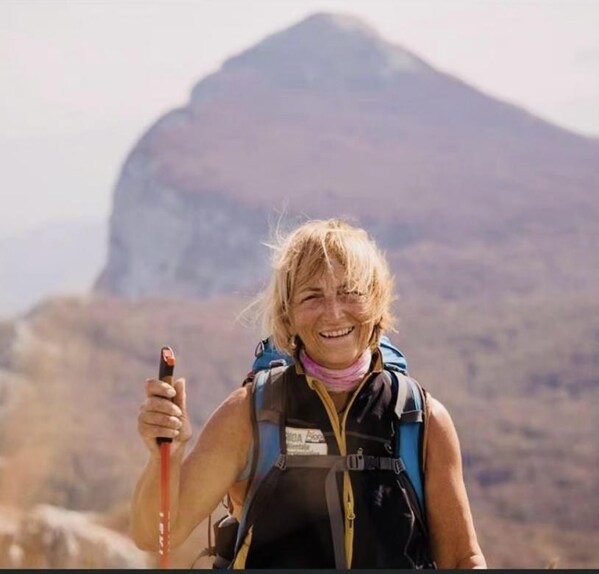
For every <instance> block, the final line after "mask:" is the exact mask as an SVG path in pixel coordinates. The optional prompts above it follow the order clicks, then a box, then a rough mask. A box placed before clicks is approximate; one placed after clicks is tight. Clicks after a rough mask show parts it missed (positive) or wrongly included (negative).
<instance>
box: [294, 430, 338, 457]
mask: <svg viewBox="0 0 599 574" xmlns="http://www.w3.org/2000/svg"><path fill="white" fill-rule="evenodd" d="M285 439H286V442H287V454H328V448H327V443H326V441H325V439H324V434H322V431H321V430H320V429H298V428H294V427H285Z"/></svg>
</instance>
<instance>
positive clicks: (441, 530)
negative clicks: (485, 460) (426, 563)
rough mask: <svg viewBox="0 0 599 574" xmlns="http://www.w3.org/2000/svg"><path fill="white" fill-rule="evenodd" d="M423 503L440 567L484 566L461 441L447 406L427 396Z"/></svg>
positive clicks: (466, 567) (434, 554)
mask: <svg viewBox="0 0 599 574" xmlns="http://www.w3.org/2000/svg"><path fill="white" fill-rule="evenodd" d="M428 402H429V409H430V411H429V421H428V431H427V432H428V437H427V451H426V452H427V454H426V482H425V488H426V504H427V518H428V524H429V529H430V534H431V546H432V553H433V557H434V559H435V562H436V563H437V566H438V567H439V568H440V569H455V568H460V569H469V568H486V567H487V564H486V561H485V558H484V556H483V553H482V551H481V549H480V546H479V544H478V540H477V538H476V532H475V530H474V523H473V520H472V514H471V512H470V504H469V502H468V496H467V494H466V487H465V485H464V478H463V474H462V458H461V453H460V443H459V440H458V435H457V433H456V430H455V426H454V424H453V421H452V420H451V417H450V415H449V413H448V412H447V409H446V408H445V407H444V406H443V405H442V404H441V403H440V402H439V401H437V400H436V399H434V398H432V397H429V399H428Z"/></svg>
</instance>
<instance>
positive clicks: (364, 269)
mask: <svg viewBox="0 0 599 574" xmlns="http://www.w3.org/2000/svg"><path fill="white" fill-rule="evenodd" d="M270 247H271V248H272V249H273V257H272V276H271V279H270V284H269V285H268V287H267V289H266V291H265V292H264V293H263V294H262V327H263V329H264V331H265V332H266V333H267V334H270V335H271V336H272V338H273V343H274V345H275V346H276V347H277V348H278V349H279V350H280V351H283V352H284V353H287V354H290V355H291V354H293V352H294V351H295V338H294V335H295V334H294V333H292V332H291V324H290V308H291V303H292V298H293V296H294V293H295V290H296V289H297V287H298V286H301V285H302V284H303V283H304V282H305V281H307V280H309V278H311V277H316V276H318V275H319V274H321V273H323V272H327V271H332V269H333V262H334V261H337V262H339V264H341V266H342V267H343V268H344V270H345V273H346V283H345V286H346V288H347V289H348V290H349V291H356V292H359V293H362V294H364V295H365V310H366V315H367V317H368V319H367V320H368V321H373V322H374V329H373V333H372V337H371V340H370V345H371V347H373V348H374V347H376V346H377V345H378V342H379V339H380V336H381V334H382V333H383V332H385V331H389V330H393V323H394V318H393V316H392V314H391V303H392V299H393V279H392V277H391V274H390V271H389V266H388V264H387V261H386V259H385V256H384V255H383V253H382V251H381V250H380V249H379V248H378V246H377V245H376V243H375V242H374V241H373V240H372V239H371V238H370V237H369V236H368V234H367V232H366V231H365V230H363V229H361V228H358V227H354V226H352V225H351V224H350V223H348V222H346V221H344V220H341V219H328V220H312V221H308V222H306V223H304V224H303V225H300V226H299V227H298V228H296V229H295V230H294V231H292V232H291V233H290V234H289V235H287V236H286V237H282V238H280V239H279V241H277V243H276V244H275V245H270Z"/></svg>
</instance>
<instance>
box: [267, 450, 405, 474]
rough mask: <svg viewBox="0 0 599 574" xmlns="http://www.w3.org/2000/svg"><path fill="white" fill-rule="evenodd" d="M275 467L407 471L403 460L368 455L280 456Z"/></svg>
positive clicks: (397, 472)
mask: <svg viewBox="0 0 599 574" xmlns="http://www.w3.org/2000/svg"><path fill="white" fill-rule="evenodd" d="M275 466H276V467H277V468H279V469H280V470H285V469H287V468H330V469H331V470H334V471H335V472H343V471H345V470H350V471H362V470H392V471H393V472H395V474H400V473H402V472H404V471H405V469H406V467H405V465H404V463H403V461H402V460H401V458H391V457H390V456H370V455H367V454H348V455H346V456H343V455H335V454H312V455H310V454H296V455H293V454H280V455H279V456H278V457H277V460H276V462H275Z"/></svg>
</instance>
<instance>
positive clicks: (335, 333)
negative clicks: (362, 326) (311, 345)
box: [320, 327, 354, 339]
mask: <svg viewBox="0 0 599 574" xmlns="http://www.w3.org/2000/svg"><path fill="white" fill-rule="evenodd" d="M353 330H354V328H353V327H348V328H347V329H339V330H337V331H322V332H321V333H320V334H321V335H322V336H323V337H325V338H327V339H334V338H335V337H344V336H345V335H349V334H350V333H351V332H352V331H353Z"/></svg>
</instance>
